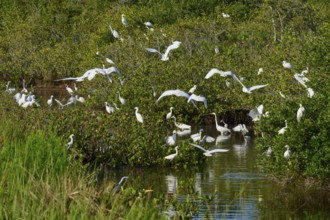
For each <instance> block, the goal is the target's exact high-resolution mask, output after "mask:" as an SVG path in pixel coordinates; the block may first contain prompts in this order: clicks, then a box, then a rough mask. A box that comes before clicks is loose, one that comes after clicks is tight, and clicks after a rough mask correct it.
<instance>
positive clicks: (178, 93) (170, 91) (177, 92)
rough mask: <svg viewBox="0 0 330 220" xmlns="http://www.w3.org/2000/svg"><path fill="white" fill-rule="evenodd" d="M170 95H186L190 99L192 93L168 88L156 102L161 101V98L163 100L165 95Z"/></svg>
mask: <svg viewBox="0 0 330 220" xmlns="http://www.w3.org/2000/svg"><path fill="white" fill-rule="evenodd" d="M169 95H175V96H182V97H185V98H187V99H189V97H190V95H189V94H188V93H186V92H183V91H181V90H179V89H176V90H167V91H165V92H163V93H162V94H161V95H160V96H159V97H158V99H157V101H156V103H158V102H159V100H161V99H162V98H163V97H165V96H169Z"/></svg>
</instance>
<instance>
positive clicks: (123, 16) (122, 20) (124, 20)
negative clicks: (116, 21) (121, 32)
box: [121, 14, 128, 27]
mask: <svg viewBox="0 0 330 220" xmlns="http://www.w3.org/2000/svg"><path fill="white" fill-rule="evenodd" d="M121 22H122V23H123V25H124V26H125V27H127V25H128V23H127V20H126V18H125V15H123V14H122V15H121Z"/></svg>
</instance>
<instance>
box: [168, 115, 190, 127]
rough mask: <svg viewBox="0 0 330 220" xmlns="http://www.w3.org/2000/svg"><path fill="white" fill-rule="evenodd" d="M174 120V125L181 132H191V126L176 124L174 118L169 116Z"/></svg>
mask: <svg viewBox="0 0 330 220" xmlns="http://www.w3.org/2000/svg"><path fill="white" fill-rule="evenodd" d="M171 118H173V119H174V125H175V126H176V127H177V128H179V129H181V130H191V126H190V125H187V124H183V123H177V122H176V118H175V116H171Z"/></svg>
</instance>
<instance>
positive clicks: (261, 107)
mask: <svg viewBox="0 0 330 220" xmlns="http://www.w3.org/2000/svg"><path fill="white" fill-rule="evenodd" d="M257 110H258V112H259V114H262V113H263V110H264V105H259V106H258V108H257Z"/></svg>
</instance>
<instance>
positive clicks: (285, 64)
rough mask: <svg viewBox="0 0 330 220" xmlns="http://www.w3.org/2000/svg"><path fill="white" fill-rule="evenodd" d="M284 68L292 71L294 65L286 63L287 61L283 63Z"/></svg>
mask: <svg viewBox="0 0 330 220" xmlns="http://www.w3.org/2000/svg"><path fill="white" fill-rule="evenodd" d="M282 66H283V67H284V68H286V69H292V67H293V66H292V64H291V63H289V62H286V61H285V60H284V61H283V62H282Z"/></svg>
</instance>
